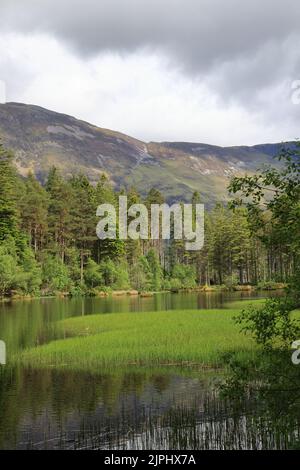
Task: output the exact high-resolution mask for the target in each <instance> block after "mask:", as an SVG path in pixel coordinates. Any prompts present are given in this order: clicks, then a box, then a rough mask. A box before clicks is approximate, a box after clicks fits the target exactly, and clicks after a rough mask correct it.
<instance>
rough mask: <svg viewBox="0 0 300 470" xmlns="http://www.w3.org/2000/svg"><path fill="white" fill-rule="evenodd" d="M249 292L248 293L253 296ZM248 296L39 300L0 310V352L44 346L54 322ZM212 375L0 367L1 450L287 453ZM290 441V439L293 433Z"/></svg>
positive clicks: (277, 436)
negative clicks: (221, 393) (236, 408)
mask: <svg viewBox="0 0 300 470" xmlns="http://www.w3.org/2000/svg"><path fill="white" fill-rule="evenodd" d="M252 295H253V294H252ZM241 297H245V298H250V296H249V294H247V293H246V294H245V293H244V294H231V295H230V294H221V293H219V294H204V293H197V294H160V295H156V296H154V297H153V298H143V299H142V298H139V297H126V298H123V297H122V298H110V299H62V300H58V299H41V300H34V301H20V302H14V303H3V304H0V339H3V340H5V341H6V343H7V348H8V355H9V354H10V353H11V352H13V351H17V350H20V349H22V348H25V347H28V346H34V345H38V344H41V343H42V342H45V341H48V340H50V339H51V334H52V333H51V332H52V329H51V325H52V324H53V322H55V321H57V320H59V319H62V318H66V317H70V316H76V315H86V314H89V313H101V314H105V313H109V312H123V311H124V312H128V311H149V310H165V309H180V308H185V309H192V308H216V307H222V306H225V303H226V301H227V300H233V299H240V298H241ZM218 380H219V377H218V374H216V372H212V371H208V372H206V373H203V372H199V371H198V372H197V371H187V370H183V369H182V370H178V369H177V370H173V369H171V368H169V369H168V368H164V369H156V370H148V369H141V368H137V369H134V368H133V369H130V370H128V371H124V370H123V371H121V370H112V371H110V372H107V371H106V372H105V373H104V372H102V373H101V372H100V373H99V374H97V375H91V374H89V373H82V372H81V373H79V372H72V371H60V372H58V371H55V370H53V369H49V370H42V371H38V370H28V369H24V368H17V369H16V368H14V369H12V368H10V366H9V365H7V366H5V367H2V368H1V369H0V448H1V449H14V448H18V449H31V448H34V449H45V448H49V449H62V448H64V449H86V448H95V449H180V448H181V449H225V448H228V449H233V448H234V449H238V448H243V449H256V448H257V449H261V448H271V449H274V448H286V447H289V446H290V445H291V443H292V438H291V436H289V435H288V434H284V433H283V432H279V431H278V430H274V429H272V426H270V425H268V426H267V425H264V424H263V423H261V422H260V417H259V416H258V417H257V416H256V413H255V410H253V409H252V408H251V406H250V404H249V406H248V407H247V410H246V412H243V413H240V414H238V415H236V414H232V412H231V411H230V410H231V407H230V404H228V403H225V402H224V401H222V400H220V398H219V397H218V395H217V393H216V391H215V384H216V382H217V381H218ZM294 437H295V435H294Z"/></svg>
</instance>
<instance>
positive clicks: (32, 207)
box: [0, 146, 295, 296]
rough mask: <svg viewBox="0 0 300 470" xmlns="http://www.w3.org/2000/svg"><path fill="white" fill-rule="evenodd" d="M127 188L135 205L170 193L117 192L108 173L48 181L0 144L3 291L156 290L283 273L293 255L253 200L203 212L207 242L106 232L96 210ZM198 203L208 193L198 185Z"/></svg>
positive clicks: (277, 277) (257, 280) (272, 278)
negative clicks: (258, 217)
mask: <svg viewBox="0 0 300 470" xmlns="http://www.w3.org/2000/svg"><path fill="white" fill-rule="evenodd" d="M119 195H126V196H127V198H128V204H129V205H132V204H135V203H144V204H145V205H146V207H147V208H148V209H149V214H150V206H151V204H154V203H155V204H162V203H163V202H165V198H164V195H163V194H162V193H161V192H160V191H158V190H157V189H155V188H153V189H151V190H150V191H149V193H148V194H147V196H146V197H142V196H141V195H140V194H139V193H138V191H137V190H136V189H135V188H129V189H125V188H124V189H122V190H121V191H117V190H115V189H114V187H113V186H112V184H111V183H110V181H109V179H108V178H107V176H106V175H104V174H103V175H101V176H100V178H99V181H98V183H97V184H96V185H92V184H91V183H90V182H89V180H88V178H87V176H86V175H84V174H76V175H73V176H71V177H70V178H68V179H66V178H63V177H62V175H61V174H60V172H59V170H58V169H57V168H54V167H53V168H52V169H51V170H50V171H49V174H48V177H47V180H46V183H45V184H44V185H42V184H40V182H39V181H38V180H37V179H36V177H35V176H34V174H33V173H29V174H28V175H27V177H21V176H20V175H19V174H18V173H17V170H16V167H15V166H14V163H13V155H12V153H11V152H10V151H8V150H6V149H5V148H4V147H3V146H0V295H1V296H9V295H12V294H21V295H40V294H43V295H50V294H55V293H58V292H66V293H69V294H71V295H80V294H96V293H97V292H98V291H101V292H103V291H109V290H111V289H114V290H116V289H135V290H138V291H159V290H163V289H175V290H176V289H180V288H194V287H197V286H200V285H201V286H216V285H224V286H227V287H229V288H230V287H232V286H234V285H238V284H240V285H243V284H253V285H262V286H266V285H268V284H270V283H272V282H285V281H287V280H288V279H289V277H290V275H291V274H292V273H293V271H294V269H295V257H294V254H293V252H292V251H291V250H290V247H289V246H287V244H286V243H285V242H284V239H283V238H282V237H278V236H277V232H276V227H274V226H273V224H272V220H271V218H270V220H268V217H269V216H268V213H265V214H264V233H263V238H262V233H260V232H261V229H260V227H258V226H255V227H254V226H253V218H252V219H251V217H249V210H248V209H247V207H245V206H243V207H238V206H235V208H234V209H233V208H231V207H229V206H228V205H225V204H221V203H220V204H217V205H216V206H215V207H214V208H213V209H212V210H211V211H210V212H206V214H205V244H204V248H203V249H202V250H201V251H199V252H192V251H186V250H185V243H184V240H183V241H181V240H174V239H171V240H169V241H163V240H130V239H129V240H119V239H116V240H99V239H98V238H97V236H96V225H97V222H98V220H99V219H98V218H97V217H96V209H97V207H98V206H99V205H100V204H103V203H110V204H113V205H114V207H115V208H116V210H118V196H119ZM191 202H192V203H199V202H201V196H200V194H199V193H197V192H195V193H194V194H193V197H192V200H191Z"/></svg>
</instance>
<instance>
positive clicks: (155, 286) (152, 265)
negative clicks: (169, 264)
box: [146, 249, 163, 291]
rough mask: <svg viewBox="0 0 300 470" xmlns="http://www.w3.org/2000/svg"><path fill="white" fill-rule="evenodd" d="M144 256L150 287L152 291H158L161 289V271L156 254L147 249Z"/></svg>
mask: <svg viewBox="0 0 300 470" xmlns="http://www.w3.org/2000/svg"><path fill="white" fill-rule="evenodd" d="M146 258H147V262H148V265H149V270H150V275H151V278H150V285H151V289H152V290H154V291H159V290H161V287H162V278H163V272H162V268H161V265H160V262H159V258H158V255H157V253H156V252H155V251H154V250H153V249H151V250H149V251H148V253H147V255H146Z"/></svg>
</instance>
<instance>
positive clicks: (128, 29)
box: [0, 0, 300, 145]
mask: <svg viewBox="0 0 300 470" xmlns="http://www.w3.org/2000/svg"><path fill="white" fill-rule="evenodd" d="M299 20H300V2H299V0H0V80H3V81H5V83H6V91H7V101H18V102H25V103H31V104H37V105H40V106H44V107H46V108H49V109H52V110H55V111H59V112H64V113H67V114H71V115H74V116H75V117H78V118H81V119H84V120H87V121H89V122H92V123H93V124H97V125H99V126H101V127H107V128H111V129H114V130H119V131H122V132H125V133H127V134H130V135H132V136H134V137H137V138H140V139H143V140H146V141H149V140H158V141H161V140H173V141H174V140H176V141H194V142H206V143H212V144H219V145H240V144H245V145H251V144H257V143H263V142H277V141H282V140H290V139H294V138H297V137H300V126H299V122H300V119H299V118H300V104H298V105H297V104H294V103H293V100H292V93H293V92H292V84H293V82H295V81H296V80H300V21H299ZM299 83H300V82H299ZM295 86H296V85H295ZM299 88H300V87H299ZM294 93H295V92H294ZM299 96H300V93H299ZM294 101H297V100H295V99H294ZM298 101H300V100H298Z"/></svg>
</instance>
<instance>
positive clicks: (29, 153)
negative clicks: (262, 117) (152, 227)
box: [0, 102, 293, 205]
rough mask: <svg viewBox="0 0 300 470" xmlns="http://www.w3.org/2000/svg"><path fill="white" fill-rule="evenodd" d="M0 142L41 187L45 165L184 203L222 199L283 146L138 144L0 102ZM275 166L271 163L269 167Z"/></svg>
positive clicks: (73, 121)
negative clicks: (234, 179) (233, 180)
mask: <svg viewBox="0 0 300 470" xmlns="http://www.w3.org/2000/svg"><path fill="white" fill-rule="evenodd" d="M0 138H1V140H2V141H3V144H4V145H5V146H6V147H8V148H10V149H11V150H12V151H13V152H14V155H15V163H16V166H17V168H18V171H19V173H20V174H21V175H23V176H25V175H26V174H27V173H28V172H29V171H32V172H34V173H35V175H36V176H37V178H38V179H39V180H40V181H41V182H45V179H46V177H47V173H48V171H49V169H50V168H51V167H52V166H56V167H57V168H59V169H60V171H61V172H62V174H63V175H64V176H65V177H68V176H70V175H71V174H74V173H78V172H83V173H85V174H86V175H87V176H88V178H89V179H90V180H91V181H92V182H93V183H94V182H96V181H97V180H98V179H99V177H100V175H101V174H103V173H105V174H106V175H108V176H109V178H110V179H111V181H112V183H113V184H114V186H115V187H116V188H119V189H120V188H122V187H130V186H134V187H136V188H137V190H138V191H140V192H141V193H142V194H146V193H147V192H148V191H149V189H151V187H156V188H157V189H159V190H161V191H162V192H163V193H164V195H165V196H166V198H167V200H169V201H173V200H180V199H183V200H188V199H189V198H190V197H191V194H192V193H193V192H194V191H195V190H198V191H199V192H200V194H201V196H202V200H203V202H205V203H208V204H209V205H211V204H213V203H215V202H217V201H224V200H226V198H227V190H226V187H227V185H228V182H229V179H230V177H231V176H233V175H242V174H244V173H245V172H247V173H250V174H251V173H253V172H255V170H257V169H258V168H259V167H261V166H262V165H264V164H270V163H272V164H274V159H273V157H274V156H275V155H276V154H277V153H278V152H279V150H280V148H282V146H283V145H291V144H293V143H287V144H282V143H281V144H279V143H266V144H257V145H254V146H245V145H243V146H230V147H221V146H217V145H212V144H205V143H199V142H168V141H165V142H155V141H150V142H144V141H142V140H139V139H136V138H134V137H131V136H128V135H126V134H124V133H122V132H118V131H113V130H110V129H105V128H101V127H98V126H95V125H93V124H91V123H89V122H86V121H83V120H80V119H76V118H75V117H73V116H70V115H68V114H63V113H57V112H55V111H51V110H47V109H45V108H43V107H41V106H36V105H28V104H24V103H14V102H12V103H6V104H0ZM275 164H277V163H276V162H275Z"/></svg>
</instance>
